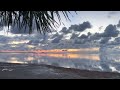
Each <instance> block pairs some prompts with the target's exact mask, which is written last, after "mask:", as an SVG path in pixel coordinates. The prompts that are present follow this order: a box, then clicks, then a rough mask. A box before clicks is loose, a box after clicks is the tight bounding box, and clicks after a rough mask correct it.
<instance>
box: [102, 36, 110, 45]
mask: <svg viewBox="0 0 120 90" xmlns="http://www.w3.org/2000/svg"><path fill="white" fill-rule="evenodd" d="M110 39H111V37H104V38H102V40H101V41H100V44H106V43H108V41H109V40H110Z"/></svg>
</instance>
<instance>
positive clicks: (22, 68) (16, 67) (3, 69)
mask: <svg viewBox="0 0 120 90" xmlns="http://www.w3.org/2000/svg"><path fill="white" fill-rule="evenodd" d="M0 79H120V73H117V72H100V71H89V70H80V69H73V68H63V67H55V66H51V65H36V64H15V63H14V64H13V63H0Z"/></svg>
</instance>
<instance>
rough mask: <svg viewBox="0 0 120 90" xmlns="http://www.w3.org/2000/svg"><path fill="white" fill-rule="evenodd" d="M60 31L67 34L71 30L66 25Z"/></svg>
mask: <svg viewBox="0 0 120 90" xmlns="http://www.w3.org/2000/svg"><path fill="white" fill-rule="evenodd" d="M60 32H63V33H64V34H67V33H69V32H70V30H68V29H67V28H66V27H63V28H62V30H61V31H60Z"/></svg>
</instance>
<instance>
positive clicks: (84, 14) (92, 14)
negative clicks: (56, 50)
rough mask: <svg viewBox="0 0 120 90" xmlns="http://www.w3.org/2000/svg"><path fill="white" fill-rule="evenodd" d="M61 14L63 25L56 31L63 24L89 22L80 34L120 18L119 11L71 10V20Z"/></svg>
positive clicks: (9, 34)
mask: <svg viewBox="0 0 120 90" xmlns="http://www.w3.org/2000/svg"><path fill="white" fill-rule="evenodd" d="M61 16H62V22H63V23H64V25H61V26H60V27H59V28H57V30H58V31H60V30H61V29H62V28H63V27H64V26H65V27H67V28H69V27H70V26H71V25H74V24H81V23H83V22H86V21H88V22H90V24H91V25H92V28H90V29H86V30H85V31H84V32H82V33H81V34H84V33H87V32H91V33H95V32H99V33H101V32H103V31H104V30H105V28H106V27H107V26H108V25H109V24H113V25H116V24H118V22H119V20H120V11H77V14H76V13H75V12H74V11H71V14H70V15H69V18H70V20H71V21H68V20H66V19H65V18H64V17H63V15H61ZM3 29H4V30H7V28H3ZM0 35H5V36H15V35H16V34H12V33H10V32H9V33H7V32H5V31H3V30H2V31H0Z"/></svg>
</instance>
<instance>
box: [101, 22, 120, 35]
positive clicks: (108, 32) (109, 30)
mask: <svg viewBox="0 0 120 90" xmlns="http://www.w3.org/2000/svg"><path fill="white" fill-rule="evenodd" d="M118 34H119V31H118V30H117V28H116V25H112V24H110V25H108V26H107V27H106V28H105V31H104V33H102V34H101V37H117V36H118Z"/></svg>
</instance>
